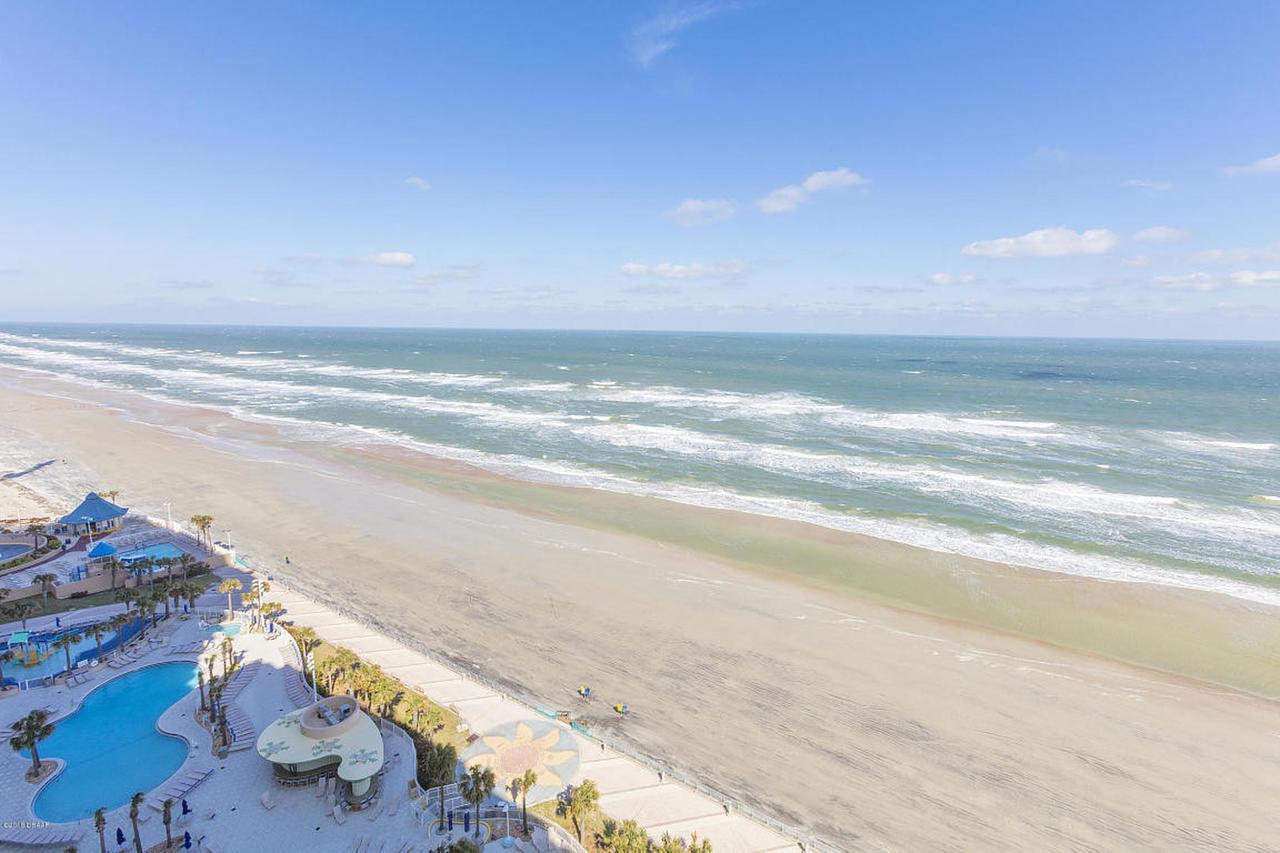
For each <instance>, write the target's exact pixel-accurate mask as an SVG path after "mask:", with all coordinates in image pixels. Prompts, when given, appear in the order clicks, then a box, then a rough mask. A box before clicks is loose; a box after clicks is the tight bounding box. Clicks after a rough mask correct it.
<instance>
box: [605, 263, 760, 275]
mask: <svg viewBox="0 0 1280 853" xmlns="http://www.w3.org/2000/svg"><path fill="white" fill-rule="evenodd" d="M620 269H621V271H622V274H623V275H625V276H630V277H632V278H665V279H695V278H733V277H735V276H738V275H741V274H742V272H743V271H744V270H745V267H744V266H743V265H742V264H740V263H737V262H736V261H726V262H724V263H719V264H671V263H660V264H642V263H638V262H636V261H632V262H630V263H625V264H623V265H622V267H621V268H620Z"/></svg>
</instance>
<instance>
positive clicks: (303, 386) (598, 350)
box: [0, 325, 1280, 604]
mask: <svg viewBox="0 0 1280 853" xmlns="http://www.w3.org/2000/svg"><path fill="white" fill-rule="evenodd" d="M0 365H3V366H7V367H11V368H17V369H20V370H23V371H36V372H39V373H42V374H45V375H54V376H58V377H62V378H65V379H70V380H73V381H76V382H83V383H90V384H93V385H98V386H106V387H115V388H121V389H129V390H132V391H137V392H141V393H143V394H146V395H150V396H152V397H155V398H157V399H162V400H168V401H175V402H179V403H198V404H200V405H204V406H209V407H213V408H217V409H222V410H225V411H228V412H232V413H234V414H236V415H237V416H238V417H241V418H245V419H251V420H266V421H269V422H271V423H273V424H276V425H278V426H280V427H282V428H284V429H285V430H286V433H289V434H293V435H296V436H297V437H298V438H299V439H311V440H322V441H325V442H329V443H344V442H345V443H359V444H367V443H371V442H373V443H388V444H394V445H399V446H403V447H407V448H411V449H414V450H418V451H421V452H423V453H427V454H431V455H433V456H438V457H444V458H449V459H454V460H460V461H465V462H469V463H472V464H474V465H477V466H479V467H481V468H485V469H487V470H490V471H493V472H497V473H501V474H505V475H509V476H512V477H517V478H522V479H526V480H532V481H537V482H543V483H555V484H564V485H574V486H588V487H594V488H601V489H608V490H612V491H617V492H625V493H633V494H642V495H651V496H656V497H661V498H666V499H669V500H673V501H678V502H683V503H688V504H695V505H699V506H706V507H714V508H721V509H735V510H740V511H743V512H748V513H757V514H763V515H769V516H776V517H780V518H788V519H794V520H800V521H805V522H809V523H812V524H817V525H822V526H825V527H830V528H835V529H838V530H847V531H853V532H857V533H865V534H869V535H872V536H877V537H881V538H885V539H890V540H894V541H898V542H903V543H908V544H913V545H920V546H923V547H926V548H931V549H935V550H940V551H945V552H951V553H959V554H966V555H970V556H974V557H982V558H987V559H992V560H998V561H1001V562H1005V563H1010V564H1014V565H1020V566H1032V567H1036V568H1040V569H1048V570H1051V571H1058V572H1067V573H1071V574H1077V575H1085V576H1091V577H1098V578H1106V579H1114V580H1127V581H1138V582H1149V583H1160V584H1168V585H1174V586H1182V587H1190V588H1195V589H1205V590H1216V591H1219V592H1223V593H1226V594H1229V595H1233V596H1237V597H1240V598H1245V599H1250V600H1254V601H1261V602H1267V603H1272V604H1280V344H1275V343H1244V342H1185V341H1115V340H1106V341H1103V340H1046V339H975V338H923V337H919V338H913V337H857V336H819V335H750V334H732V335H720V334H693V333H634V332H549V331H474V330H466V331H463V330H408V329H332V328H328V329H309V328H274V327H273V328H265V327H255V328H249V327H208V326H205V327H192V326H182V327H180V326H115V327H112V326H70V325H21V326H18V325H4V326H0Z"/></svg>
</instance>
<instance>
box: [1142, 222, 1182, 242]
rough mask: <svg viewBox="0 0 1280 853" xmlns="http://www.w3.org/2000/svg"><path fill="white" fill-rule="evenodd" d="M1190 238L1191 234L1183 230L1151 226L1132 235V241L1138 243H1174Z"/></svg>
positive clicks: (1164, 226) (1166, 226)
mask: <svg viewBox="0 0 1280 853" xmlns="http://www.w3.org/2000/svg"><path fill="white" fill-rule="evenodd" d="M1190 236H1191V232H1190V231H1188V230H1187V229H1185V228H1171V227H1170V226H1168V225H1152V226H1151V227H1150V228H1143V229H1142V230H1141V231H1139V232H1138V233H1137V234H1134V235H1133V239H1135V240H1137V241H1138V242H1140V243H1176V242H1178V241H1179V240H1185V239H1187V238H1188V237H1190Z"/></svg>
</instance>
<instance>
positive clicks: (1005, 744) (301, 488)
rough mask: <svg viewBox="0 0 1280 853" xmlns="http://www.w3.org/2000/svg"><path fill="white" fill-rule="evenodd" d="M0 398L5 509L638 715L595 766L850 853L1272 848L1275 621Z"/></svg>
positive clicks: (682, 510) (967, 563)
mask: <svg viewBox="0 0 1280 853" xmlns="http://www.w3.org/2000/svg"><path fill="white" fill-rule="evenodd" d="M0 380H3V381H4V382H6V383H8V385H9V387H7V388H0V408H2V409H3V411H4V412H5V413H6V418H5V420H4V421H3V422H2V423H0V448H3V449H4V451H5V453H6V454H10V455H12V454H15V453H16V454H18V455H19V456H22V458H12V459H9V458H6V459H5V460H4V464H5V470H6V471H8V470H18V469H20V468H24V467H26V466H27V465H30V464H32V463H35V462H39V461H44V460H45V459H49V458H57V459H65V460H66V462H65V463H61V462H60V463H59V464H58V465H55V466H49V467H48V468H44V469H40V470H39V471H36V472H32V473H31V474H30V475H28V476H26V477H24V478H19V480H20V481H22V484H23V486H24V488H27V489H30V490H32V491H33V492H36V493H40V494H45V495H47V496H49V497H53V498H58V499H61V500H70V499H73V498H75V497H78V495H76V494H75V493H76V491H77V490H79V491H81V492H82V491H83V490H84V489H85V488H90V487H114V488H119V489H120V490H121V496H120V500H121V501H122V502H124V503H126V504H128V505H130V506H132V507H134V511H143V512H148V513H150V514H154V515H158V516H163V515H164V509H163V504H164V502H166V501H170V502H172V505H173V511H174V515H175V517H177V518H184V519H185V518H186V517H188V516H190V515H191V514H193V513H196V512H208V513H209V514H211V515H213V516H215V518H216V523H215V537H216V538H221V535H222V530H223V529H224V528H226V527H229V528H231V529H232V531H233V538H234V539H235V541H236V544H237V545H238V547H239V548H240V550H241V553H243V554H247V555H248V556H249V557H250V558H251V559H252V560H253V561H254V562H255V563H257V564H260V565H262V566H264V567H265V568H267V569H269V570H274V571H276V572H277V573H282V572H284V571H286V567H285V566H284V565H283V555H284V554H288V555H289V557H290V565H289V566H288V567H287V573H288V574H289V575H290V577H291V579H294V580H296V581H297V582H298V584H299V585H300V586H302V587H304V588H309V589H311V590H314V591H315V592H316V594H318V595H320V596H323V597H325V598H327V599H329V600H331V601H334V602H338V603H340V604H342V605H343V606H345V607H346V608H348V609H350V610H356V611H360V612H362V613H365V614H369V615H372V616H373V618H375V619H376V620H378V621H381V622H384V623H385V624H387V625H388V627H389V628H391V629H393V630H396V631H399V632H403V633H405V634H408V635H410V636H412V637H414V638H417V639H418V640H419V641H421V643H422V644H423V645H424V646H425V647H428V648H430V649H431V650H433V651H435V652H436V653H439V654H443V655H446V656H449V657H451V658H453V659H454V660H455V661H458V662H461V663H464V664H466V665H469V666H474V667H476V668H478V669H479V670H480V671H482V672H484V673H485V674H486V675H489V676H491V677H494V678H497V679H501V680H503V681H505V682H506V683H508V684H510V685H511V686H512V688H513V692H516V693H518V694H520V695H523V696H525V697H526V698H528V699H529V700H530V701H536V702H540V703H541V704H546V705H552V706H556V707H571V706H572V703H573V690H574V688H576V686H577V685H578V684H580V683H589V684H591V685H592V686H593V687H594V688H595V690H596V692H597V694H598V695H599V696H601V697H602V702H608V701H626V702H629V703H630V704H631V706H632V708H633V709H634V713H633V714H632V715H631V717H629V718H628V719H626V720H623V721H617V720H612V719H610V718H609V717H608V713H607V710H606V709H604V708H598V709H596V711H595V712H594V716H595V717H597V718H598V722H597V725H598V727H599V731H600V732H601V733H602V734H604V735H605V736H606V737H608V738H622V739H625V741H626V742H627V743H629V744H631V745H632V746H633V747H634V748H636V749H638V750H640V751H643V752H645V753H648V754H650V755H653V756H657V757H659V758H661V759H662V760H665V761H666V762H668V763H669V764H671V765H672V766H674V767H677V768H680V769H682V770H684V771H687V772H688V773H690V774H691V775H693V776H695V777H697V778H699V779H701V780H703V781H704V782H706V783H707V784H709V785H712V786H714V787H716V788H718V789H720V790H723V791H725V792H726V793H728V794H729V795H731V796H733V797H735V798H736V799H738V800H741V801H743V802H747V803H751V804H752V805H755V806H757V807H759V808H762V809H764V810H766V811H768V812H770V813H772V814H774V815H776V816H777V817H779V818H780V819H782V820H784V821H787V822H789V823H792V824H795V825H798V826H803V827H806V828H808V829H809V830H811V831H813V832H814V833H816V834H817V835H818V836H819V837H821V838H823V839H825V840H827V841H828V842H830V843H832V844H835V845H836V846H838V847H840V848H842V849H861V848H889V849H931V850H939V849H955V850H962V849H963V850H972V849H1071V850H1089V849H1100V850H1101V849H1136V848H1143V849H1164V850H1169V849H1206V850H1207V849H1219V850H1220V849H1239V850H1258V849H1280V848H1277V844H1278V842H1277V830H1276V827H1277V823H1276V820H1275V818H1274V803H1275V802H1276V801H1277V795H1280V715H1278V714H1277V710H1280V708H1278V707H1277V705H1276V703H1274V702H1272V701H1270V700H1268V699H1266V698H1264V697H1266V696H1271V695H1275V694H1276V693H1278V692H1280V690H1277V689H1276V681H1275V679H1277V678H1278V677H1280V676H1278V675H1277V673H1280V666H1278V664H1280V659H1278V656H1277V649H1278V648H1280V643H1277V637H1278V635H1277V628H1276V627H1275V623H1276V622H1277V621H1280V620H1277V619H1276V618H1275V617H1276V614H1275V612H1274V611H1270V610H1268V609H1267V608H1264V607H1261V606H1253V605H1248V604H1246V603H1244V602H1239V601H1235V600H1231V599H1227V598H1224V597H1220V596H1212V595H1205V594H1198V593H1190V592H1182V591H1174V590H1165V589H1158V588H1154V587H1149V586H1138V585H1129V584H1108V583H1101V582H1097V581H1089V580H1083V579H1078V578H1070V577H1066V576H1062V575H1051V574H1048V573H1041V572H1034V571H1025V570H1021V569H1014V568H1010V567H1003V566H996V565H992V564H987V563H981V562H980V561H974V560H961V559H958V558H954V557H949V556H946V555H939V554H931V553H929V552H923V551H919V550H916V549H911V548H905V547H902V546H898V545H894V544H893V543H885V542H879V541H877V540H871V539H867V538H865V537H856V536H849V535H847V534H839V533H833V532H831V531H824V530H819V529H816V528H811V527H809V526H807V525H800V524H792V523H789V522H772V521H768V520H763V519H757V518H752V517H747V516H740V515H737V514H734V513H719V512H712V511H704V510H696V509H691V508H688V507H678V506H673V505H670V504H664V503H662V502H659V501H653V500H649V499H643V498H627V497H623V496H618V495H604V494H600V493H593V492H584V491H582V490H575V489H562V488H551V487H543V486H530V485H528V484H519V483H514V482H512V481H507V480H504V479H503V478H500V477H495V476H492V475H488V474H484V473H482V472H477V471H474V470H472V469H469V468H467V467H466V466H463V465H458V464H455V463H447V462H442V461H439V460H429V459H426V458H424V457H422V456H421V455H420V454H415V453H410V452H407V451H397V450H392V449H386V448H381V449H378V448H372V447H350V446H346V447H335V446H320V445H315V444H305V443H300V442H298V441H296V440H294V439H292V438H290V437H289V436H287V435H284V434H282V433H280V432H279V431H277V430H276V429H275V428H273V427H271V426H269V425H264V424H257V423H244V422H241V421H237V420H235V419H233V418H231V417H229V416H227V415H224V414H221V413H218V412H213V411H209V410H205V409H200V408H194V407H178V406H168V405H164V404H159V403H155V402H153V401H149V400H145V399H143V398H141V397H136V396H133V395H126V394H120V393H110V394H108V393H107V392H103V391H97V390H92V391H91V390H89V389H84V388H76V387H75V386H70V385H64V384H61V383H57V382H54V381H51V380H46V379H44V378H41V379H39V380H35V381H33V379H32V378H31V377H30V375H27V376H22V375H21V374H18V373H16V372H2V373H0ZM18 386H21V387H22V388H24V389H27V390H19V388H18ZM34 388H39V389H40V390H41V391H43V392H49V391H53V392H55V393H62V392H65V393H67V394H68V395H69V396H70V395H75V396H79V397H82V398H85V399H93V400H98V401H102V402H111V403H113V404H115V405H117V406H121V407H126V408H127V409H128V411H129V413H130V414H129V416H125V415H124V414H123V413H122V412H121V411H120V410H119V409H116V410H112V409H109V408H107V407H105V406H93V405H84V404H82V403H77V402H75V401H73V400H70V399H59V398H56V397H51V396H45V395H40V396H36V395H34V394H32V393H29V392H30V390H31V389H34ZM23 454H25V455H23ZM10 482H11V483H12V482H15V481H10ZM10 494H12V491H11V490H6V487H5V486H3V485H0V516H6V515H9V514H10V513H9V512H8V511H7V510H6V505H7V502H8V501H9V500H10V498H9V495H10ZM1121 660H1123V661H1130V662H1132V663H1124V662H1120V661H1121ZM1134 664H1142V666H1138V665H1134ZM1160 670H1165V672H1162V671H1160ZM1187 676H1196V678H1194V679H1193V678H1191V677H1187ZM1244 691H1251V692H1252V693H1253V694H1256V695H1249V694H1248V693H1246V692H1244ZM722 853H723V852H722Z"/></svg>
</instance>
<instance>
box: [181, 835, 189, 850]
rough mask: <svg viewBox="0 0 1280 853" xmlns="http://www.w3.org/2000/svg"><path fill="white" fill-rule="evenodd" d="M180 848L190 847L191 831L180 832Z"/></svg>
mask: <svg viewBox="0 0 1280 853" xmlns="http://www.w3.org/2000/svg"><path fill="white" fill-rule="evenodd" d="M182 849H183V850H190V849H191V833H189V832H184V833H182Z"/></svg>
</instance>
